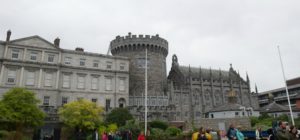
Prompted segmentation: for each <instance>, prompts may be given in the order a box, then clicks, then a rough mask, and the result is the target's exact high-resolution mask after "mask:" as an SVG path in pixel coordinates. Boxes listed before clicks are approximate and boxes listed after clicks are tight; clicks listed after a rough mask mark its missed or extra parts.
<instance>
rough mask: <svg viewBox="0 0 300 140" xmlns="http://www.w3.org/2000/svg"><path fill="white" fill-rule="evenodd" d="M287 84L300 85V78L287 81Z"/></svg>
mask: <svg viewBox="0 0 300 140" xmlns="http://www.w3.org/2000/svg"><path fill="white" fill-rule="evenodd" d="M286 83H287V85H288V86H292V85H296V84H300V77H296V78H293V79H289V80H286Z"/></svg>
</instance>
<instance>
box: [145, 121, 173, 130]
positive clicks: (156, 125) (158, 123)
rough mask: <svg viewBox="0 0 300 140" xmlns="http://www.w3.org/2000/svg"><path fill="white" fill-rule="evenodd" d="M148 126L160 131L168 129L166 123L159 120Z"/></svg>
mask: <svg viewBox="0 0 300 140" xmlns="http://www.w3.org/2000/svg"><path fill="white" fill-rule="evenodd" d="M149 126H150V127H151V128H159V129H162V130H166V129H167V128H168V124H167V123H166V122H163V121H159V120H156V121H152V122H150V123H149Z"/></svg>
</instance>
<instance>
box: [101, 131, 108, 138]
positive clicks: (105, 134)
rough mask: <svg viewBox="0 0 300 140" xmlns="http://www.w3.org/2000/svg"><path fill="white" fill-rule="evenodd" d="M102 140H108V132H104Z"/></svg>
mask: <svg viewBox="0 0 300 140" xmlns="http://www.w3.org/2000/svg"><path fill="white" fill-rule="evenodd" d="M101 140H108V136H107V133H106V132H103V134H102V137H101Z"/></svg>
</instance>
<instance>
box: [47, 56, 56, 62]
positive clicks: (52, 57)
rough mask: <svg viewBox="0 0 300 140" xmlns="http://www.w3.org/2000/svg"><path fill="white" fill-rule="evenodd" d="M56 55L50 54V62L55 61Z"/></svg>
mask: <svg viewBox="0 0 300 140" xmlns="http://www.w3.org/2000/svg"><path fill="white" fill-rule="evenodd" d="M54 57H55V55H54V54H48V62H49V63H53V62H54Z"/></svg>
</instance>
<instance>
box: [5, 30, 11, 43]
mask: <svg viewBox="0 0 300 140" xmlns="http://www.w3.org/2000/svg"><path fill="white" fill-rule="evenodd" d="M10 36H11V31H10V30H8V31H7V33H6V43H8V42H9V41H10Z"/></svg>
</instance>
